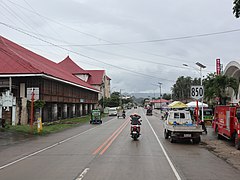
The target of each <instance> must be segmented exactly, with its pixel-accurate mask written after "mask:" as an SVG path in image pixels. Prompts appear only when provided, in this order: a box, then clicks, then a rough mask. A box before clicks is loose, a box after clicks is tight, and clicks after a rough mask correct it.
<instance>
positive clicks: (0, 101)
mask: <svg viewBox="0 0 240 180" xmlns="http://www.w3.org/2000/svg"><path fill="white" fill-rule="evenodd" d="M0 118H2V97H1V96H0Z"/></svg>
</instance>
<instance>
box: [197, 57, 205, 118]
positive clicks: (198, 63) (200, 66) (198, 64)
mask: <svg viewBox="0 0 240 180" xmlns="http://www.w3.org/2000/svg"><path fill="white" fill-rule="evenodd" d="M196 65H197V66H198V67H199V68H200V76H201V79H200V80H201V86H202V69H204V68H206V66H205V65H203V64H201V63H200V62H196ZM203 98H204V95H203V97H202V122H203Z"/></svg>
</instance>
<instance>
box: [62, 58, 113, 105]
mask: <svg viewBox="0 0 240 180" xmlns="http://www.w3.org/2000/svg"><path fill="white" fill-rule="evenodd" d="M58 64H59V66H61V68H63V69H65V70H67V71H69V72H70V73H72V74H73V75H75V76H76V77H78V78H79V79H81V80H83V81H84V82H87V83H88V84H90V85H92V86H93V87H94V88H96V89H98V90H99V92H100V93H99V96H98V99H99V100H100V99H101V98H102V97H105V98H109V97H110V81H111V79H110V78H109V77H108V76H107V75H106V71H105V70H84V69H82V68H81V67H79V66H78V65H77V64H76V63H75V62H74V61H73V60H72V59H71V58H70V57H69V56H67V57H66V58H65V59H64V60H62V61H61V62H60V63H58Z"/></svg>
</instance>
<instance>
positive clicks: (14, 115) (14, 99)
mask: <svg viewBox="0 0 240 180" xmlns="http://www.w3.org/2000/svg"><path fill="white" fill-rule="evenodd" d="M12 125H13V126H15V125H16V97H13V106H12Z"/></svg>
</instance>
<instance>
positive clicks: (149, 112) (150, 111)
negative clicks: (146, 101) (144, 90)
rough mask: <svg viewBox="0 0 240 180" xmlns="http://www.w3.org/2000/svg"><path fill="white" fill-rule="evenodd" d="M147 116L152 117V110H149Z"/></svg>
mask: <svg viewBox="0 0 240 180" xmlns="http://www.w3.org/2000/svg"><path fill="white" fill-rule="evenodd" d="M146 115H147V116H152V109H151V108H149V109H147V112H146Z"/></svg>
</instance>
